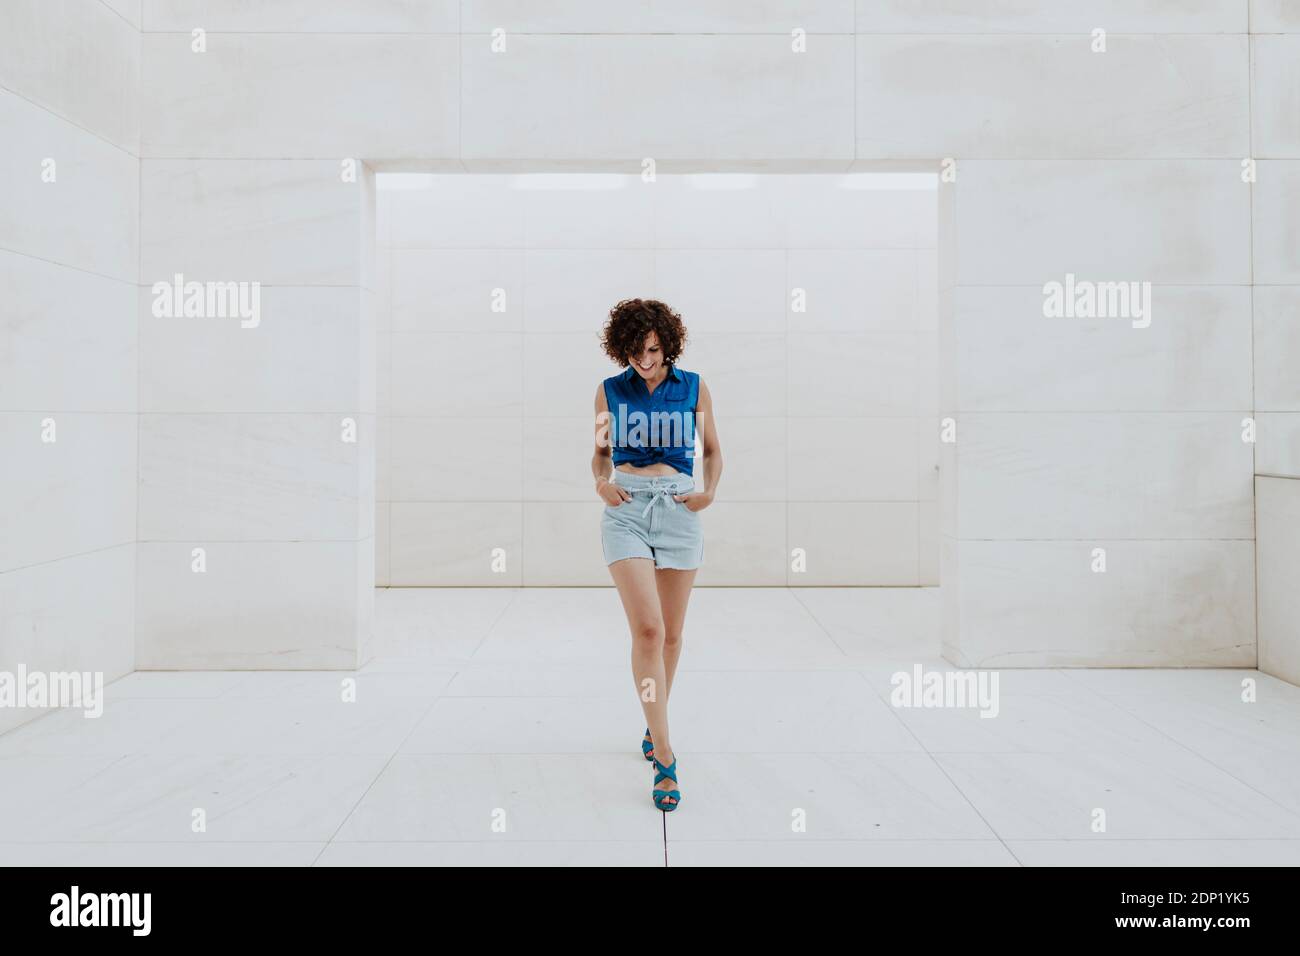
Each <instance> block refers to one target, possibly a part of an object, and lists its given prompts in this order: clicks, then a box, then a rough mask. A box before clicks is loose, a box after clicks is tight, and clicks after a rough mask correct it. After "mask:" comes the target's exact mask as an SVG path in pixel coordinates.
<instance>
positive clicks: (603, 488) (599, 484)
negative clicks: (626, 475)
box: [596, 478, 632, 508]
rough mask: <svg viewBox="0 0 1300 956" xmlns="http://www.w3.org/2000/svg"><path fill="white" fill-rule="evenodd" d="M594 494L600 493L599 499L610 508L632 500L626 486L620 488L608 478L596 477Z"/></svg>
mask: <svg viewBox="0 0 1300 956" xmlns="http://www.w3.org/2000/svg"><path fill="white" fill-rule="evenodd" d="M596 494H598V495H600V500H601V501H603V502H605V504H607V505H609V506H610V507H611V508H617V507H618V506H619V505H621V504H622V503H623V502H625V501H631V500H632V495H631V494H630V493H629V492H628V490H627V489H626V488H620V487H619V486H618V485H616V484H614V482H612V481H610V480H609V479H608V478H597V479H596Z"/></svg>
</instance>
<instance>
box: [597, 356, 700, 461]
mask: <svg viewBox="0 0 1300 956" xmlns="http://www.w3.org/2000/svg"><path fill="white" fill-rule="evenodd" d="M699 397H700V376H699V375H698V374H697V373H696V372H684V371H682V370H681V369H679V368H678V367H677V366H675V365H670V366H668V377H667V378H665V379H664V380H663V381H662V382H660V383H659V387H658V388H656V389H655V390H654V393H653V394H651V393H650V391H649V389H647V388H646V385H645V382H644V381H642V379H641V376H640V375H638V374H637V373H636V369H634V368H631V367H630V366H629V367H628V369H627V371H625V372H623V373H622V374H621V375H614V376H611V377H610V378H607V379H605V403H606V404H607V405H608V406H609V443H610V448H611V451H612V453H613V457H614V465H615V467H617V466H618V465H621V464H623V463H625V462H626V463H627V464H629V465H634V466H636V467H638V468H639V467H643V466H645V465H655V464H658V463H660V462H663V463H664V464H667V465H671V466H672V467H674V468H676V469H677V470H678V471H680V472H684V473H685V474H688V475H689V474H692V466H693V464H694V461H695V404H696V402H697V401H698V400H699Z"/></svg>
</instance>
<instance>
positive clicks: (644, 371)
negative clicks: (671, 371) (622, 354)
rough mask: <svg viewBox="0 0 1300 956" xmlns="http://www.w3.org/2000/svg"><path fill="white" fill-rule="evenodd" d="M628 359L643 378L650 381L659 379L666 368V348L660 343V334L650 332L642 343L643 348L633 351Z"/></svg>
mask: <svg viewBox="0 0 1300 956" xmlns="http://www.w3.org/2000/svg"><path fill="white" fill-rule="evenodd" d="M627 360H628V364H629V365H631V366H632V368H634V369H636V373H637V374H638V375H640V376H641V378H643V379H645V380H646V381H648V382H655V381H658V380H659V377H660V376H661V375H662V374H663V368H664V350H663V347H662V346H660V344H659V336H657V335H655V334H654V333H653V332H651V333H649V334H648V335H647V336H646V337H645V341H644V342H642V343H641V350H640V351H639V352H633V353H632V354H631V355H629V356H628V357H627Z"/></svg>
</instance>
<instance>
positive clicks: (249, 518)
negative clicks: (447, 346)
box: [136, 158, 376, 670]
mask: <svg viewBox="0 0 1300 956" xmlns="http://www.w3.org/2000/svg"><path fill="white" fill-rule="evenodd" d="M343 170H344V167H343V166H342V164H341V163H340V161H338V160H279V161H271V160H261V159H151V158H146V159H145V160H144V161H143V163H142V168H141V183H142V195H141V233H142V242H141V253H140V277H141V284H142V294H141V296H140V301H139V305H138V312H139V327H140V448H139V451H140V494H139V541H140V543H139V588H138V599H137V606H138V612H137V641H136V667H137V668H138V669H142V670H144V669H171V668H178V667H181V668H240V667H257V668H288V669H297V668H310V667H323V668H328V667H339V668H349V667H355V666H357V664H358V662H359V659H360V658H363V657H364V655H365V640H366V639H367V638H368V635H369V630H370V624H369V622H370V618H371V614H372V612H373V590H372V588H371V587H369V586H366V587H362V586H361V585H360V583H359V582H360V581H362V580H366V581H367V582H369V581H371V580H373V578H372V576H373V568H372V567H371V563H372V561H373V554H374V540H373V539H374V526H373V518H374V509H373V506H372V502H373V500H374V461H375V381H374V371H373V368H374V362H375V355H374V336H375V327H374V317H375V313H376V304H375V292H374V288H375V282H374V275H375V268H374V261H373V242H374V229H375V226H374V176H373V173H371V171H370V170H369V169H368V167H365V166H360V167H359V168H358V175H357V179H356V181H348V180H347V179H345V178H344V174H343ZM176 274H180V275H183V276H184V277H185V278H186V279H187V280H189V279H194V280H198V281H218V282H242V283H254V282H256V283H259V286H258V288H259V295H260V306H261V314H260V321H259V323H258V324H257V325H256V326H254V327H244V324H243V323H241V322H240V320H239V319H238V318H222V317H213V316H209V317H204V318H176V317H171V316H163V317H157V316H155V314H154V311H153V309H152V304H153V296H152V294H151V292H150V289H149V286H151V285H152V283H154V282H158V281H167V280H168V279H169V278H170V277H172V276H174V275H176ZM349 422H351V423H352V426H351V430H349V425H348V423H349ZM195 549H202V550H203V553H204V557H205V560H206V564H205V566H204V570H202V571H201V572H198V571H196V570H195V564H194V557H193V555H194V551H195Z"/></svg>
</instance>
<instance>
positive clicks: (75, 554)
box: [0, 538, 137, 577]
mask: <svg viewBox="0 0 1300 956" xmlns="http://www.w3.org/2000/svg"><path fill="white" fill-rule="evenodd" d="M136 543H137V542H136V540H135V539H134V538H131V539H128V540H126V541H116V542H114V543H112V544H105V545H101V546H100V547H97V548H87V549H86V550H84V551H71V552H69V553H67V554H61V555H59V556H58V557H57V558H50V559H48V560H46V561H34V562H32V563H31V564H16V565H14V566H12V567H8V568H0V577H2V576H4V575H6V574H16V573H17V572H19V571H28V570H31V569H32V568H43V567H47V566H49V565H52V564H59V563H60V562H62V561H71V560H73V559H75V558H83V557H86V556H88V555H92V554H103V553H104V552H106V551H115V550H117V549H118V548H131V547H134V546H135V545H136Z"/></svg>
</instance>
